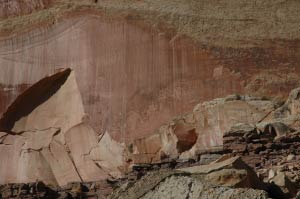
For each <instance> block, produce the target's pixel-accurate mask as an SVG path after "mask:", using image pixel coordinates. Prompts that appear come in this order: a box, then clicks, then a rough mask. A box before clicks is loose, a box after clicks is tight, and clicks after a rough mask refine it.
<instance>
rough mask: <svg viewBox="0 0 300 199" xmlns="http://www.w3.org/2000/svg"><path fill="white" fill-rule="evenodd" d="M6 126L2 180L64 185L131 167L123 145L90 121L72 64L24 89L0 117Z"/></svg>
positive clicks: (118, 173) (1, 153)
mask: <svg viewBox="0 0 300 199" xmlns="http://www.w3.org/2000/svg"><path fill="white" fill-rule="evenodd" d="M0 129H2V130H3V132H1V133H0V136H1V138H0V139H1V142H0V183H1V184H4V183H28V182H36V181H43V182H45V183H46V184H54V185H60V186H63V185H66V184H68V183H70V182H80V181H98V180H104V179H106V178H108V177H111V176H113V177H120V176H121V175H122V172H124V171H125V168H124V161H123V160H124V158H123V151H124V150H123V146H122V145H120V144H119V143H117V142H115V141H113V140H112V139H111V138H110V137H109V135H107V134H105V135H104V136H101V137H99V136H98V135H97V134H96V133H95V132H94V130H93V129H92V128H91V127H90V126H89V124H88V116H87V115H86V114H85V112H84V109H83V104H82V99H81V94H80V92H79V90H78V86H77V82H76V78H75V74H74V72H73V71H71V70H70V69H67V70H64V71H61V72H58V73H56V74H54V75H52V76H49V77H46V78H44V79H42V80H40V81H39V82H37V83H36V84H35V85H33V86H32V87H31V88H29V89H28V90H26V91H25V92H24V93H23V94H21V95H20V96H19V97H18V98H17V99H16V101H15V102H14V103H13V104H12V105H11V106H10V107H9V108H8V110H7V112H6V113H5V114H4V115H3V117H2V118H1V119H0ZM101 145H103V146H104V147H103V146H101ZM108 145H109V147H111V149H107V146H108Z"/></svg>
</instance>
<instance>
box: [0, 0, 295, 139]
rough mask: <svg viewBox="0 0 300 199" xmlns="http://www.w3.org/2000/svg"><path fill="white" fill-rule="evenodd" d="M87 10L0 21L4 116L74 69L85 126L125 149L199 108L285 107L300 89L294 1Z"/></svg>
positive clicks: (71, 5) (104, 4)
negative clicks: (228, 104) (257, 103)
mask: <svg viewBox="0 0 300 199" xmlns="http://www.w3.org/2000/svg"><path fill="white" fill-rule="evenodd" d="M7 2H8V3H11V4H14V2H25V1H23V0H22V1H21V0H10V1H5V3H4V5H6V3H7ZM30 2H31V4H32V5H31V6H32V7H39V6H35V4H36V2H39V3H42V2H44V1H42V0H39V1H37V0H26V3H30ZM84 2H86V1H84ZM91 2H93V3H91V4H84V3H83V1H82V0H81V1H73V0H72V1H58V3H55V4H54V5H53V6H51V7H49V9H42V10H40V11H39V12H34V13H32V14H29V15H26V16H24V17H10V18H8V19H5V20H1V21H0V35H3V36H1V38H0V70H1V74H0V97H1V101H0V113H4V112H5V111H6V109H7V107H8V106H9V104H11V103H12V102H13V101H14V100H15V99H16V98H17V96H18V95H19V94H21V93H22V92H23V91H24V90H25V89H27V88H28V87H30V86H31V85H32V84H34V83H35V82H36V81H38V80H39V79H41V78H43V77H44V76H46V75H48V74H53V73H55V72H57V71H58V70H60V69H62V68H66V67H71V68H72V69H73V70H74V71H75V72H76V74H77V80H80V82H81V83H80V84H79V85H78V86H79V90H80V93H81V94H82V101H83V106H84V110H85V111H86V113H87V114H88V115H89V116H90V125H91V126H92V127H93V129H94V130H95V131H96V132H97V133H104V132H108V133H109V134H110V136H111V137H112V138H113V139H115V140H117V141H119V142H123V141H124V140H125V141H126V142H127V144H128V143H130V142H132V141H133V140H135V139H139V138H143V137H145V136H149V135H151V134H152V132H154V130H155V129H157V128H159V127H160V126H162V125H163V124H165V123H166V122H168V121H170V120H171V119H172V118H174V117H175V116H176V115H182V114H184V113H185V112H189V111H190V110H191V109H192V108H193V107H194V106H195V105H196V104H197V103H199V102H201V103H202V102H204V101H208V100H212V99H214V98H218V97H223V96H226V95H228V94H232V93H241V94H256V95H260V96H264V95H265V96H275V97H280V98H285V97H287V95H288V92H289V91H290V90H291V89H292V88H295V87H297V86H298V85H299V77H300V70H299V63H300V60H299V57H300V56H299V52H298V51H297V50H295V49H297V48H298V46H299V41H298V40H297V38H299V34H298V31H299V30H298V29H297V27H298V22H297V19H298V16H297V14H293V13H298V12H297V11H298V7H297V6H296V5H297V4H298V3H297V2H295V1H285V2H282V1H276V2H274V1H268V2H252V1H245V0H242V1H241V2H239V3H237V2H236V0H230V1H228V3H226V4H225V3H224V4H223V3H220V2H219V1H216V0H212V1H207V0H201V1H199V0H197V1H196V0H192V1H190V0H183V1H181V2H180V3H179V2H173V1H170V0H163V1H160V2H158V1H150V0H144V1H142V2H141V1H135V0H133V1H122V2H120V1H119V0H111V1H103V0H101V1H100V0H99V1H97V3H95V1H91ZM45 4H46V3H45ZM294 4H296V5H294ZM257 6H258V7H260V9H256V7H257ZM46 8H47V6H46ZM270 8H272V9H270ZM208 11H209V12H208ZM212 13H213V14H212ZM21 14H22V12H21V13H18V14H17V15H21ZM212 16H216V17H212ZM283 16H288V17H289V19H291V20H285V19H284V17H283ZM245 27H249V30H250V31H249V30H248V29H247V28H245ZM265 27H268V28H265ZM266 29H267V30H268V31H269V34H265V32H263V31H262V30H266ZM237 30H239V31H237ZM10 33H11V34H10ZM225 35H226V36H225ZM115 77H117V78H115ZM191 141H193V140H191ZM189 142H190V141H189Z"/></svg>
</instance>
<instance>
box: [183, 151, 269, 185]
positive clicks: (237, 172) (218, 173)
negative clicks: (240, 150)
mask: <svg viewBox="0 0 300 199" xmlns="http://www.w3.org/2000/svg"><path fill="white" fill-rule="evenodd" d="M226 158H227V159H226ZM226 158H222V157H221V158H220V159H221V160H217V161H215V162H212V163H210V164H208V165H200V166H193V167H187V168H182V169H179V170H180V171H184V172H188V173H193V174H202V175H206V179H207V180H208V181H210V182H213V183H214V184H217V185H223V186H231V187H239V188H256V189H266V187H265V185H264V184H263V182H261V180H260V179H259V178H258V177H257V175H256V173H255V172H254V171H253V170H252V169H251V168H250V167H249V166H248V165H247V164H245V163H244V162H243V161H242V159H241V158H240V157H238V156H236V157H226Z"/></svg>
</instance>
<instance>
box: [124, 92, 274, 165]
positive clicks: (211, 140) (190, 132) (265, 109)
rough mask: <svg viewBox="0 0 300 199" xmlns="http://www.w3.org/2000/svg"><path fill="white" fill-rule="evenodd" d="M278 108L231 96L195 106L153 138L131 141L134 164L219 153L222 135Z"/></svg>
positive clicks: (267, 103) (264, 100)
mask: <svg viewBox="0 0 300 199" xmlns="http://www.w3.org/2000/svg"><path fill="white" fill-rule="evenodd" d="M276 108H278V104H277V103H275V102H274V101H271V100H267V99H263V98H255V97H250V96H239V95H231V96H228V97H226V98H220V99H215V100H213V101H209V102H204V103H201V104H198V105H197V106H196V107H195V108H194V110H193V112H192V113H190V114H186V115H183V116H180V117H177V118H175V119H174V120H172V121H171V122H170V123H169V124H166V125H164V126H162V127H161V128H159V129H158V130H157V131H156V132H154V133H153V135H151V136H149V137H145V138H141V139H137V140H135V141H134V142H133V143H132V144H131V146H130V150H131V153H132V157H133V162H134V163H151V162H152V163H155V162H160V161H164V160H165V161H167V160H170V159H174V158H178V157H179V158H180V159H189V158H195V157H196V155H197V154H200V153H202V152H203V151H212V150H220V149H221V148H222V146H223V133H224V132H227V131H229V130H230V128H231V127H232V126H233V125H235V124H238V123H249V124H256V123H259V122H261V121H262V120H264V119H265V118H266V117H267V116H268V115H269V114H270V113H272V112H273V111H275V110H276Z"/></svg>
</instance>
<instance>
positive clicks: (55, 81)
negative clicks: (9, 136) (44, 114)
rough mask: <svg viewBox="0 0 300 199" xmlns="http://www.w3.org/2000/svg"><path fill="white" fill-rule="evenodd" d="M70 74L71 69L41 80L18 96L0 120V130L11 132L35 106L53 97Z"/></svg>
mask: <svg viewBox="0 0 300 199" xmlns="http://www.w3.org/2000/svg"><path fill="white" fill-rule="evenodd" d="M70 73H71V69H66V70H64V71H62V72H59V73H57V74H55V75H52V76H49V77H46V78H44V79H41V80H40V81H39V82H37V83H36V84H34V85H33V86H32V87H30V88H29V89H27V90H26V91H25V92H24V93H22V94H21V95H19V96H18V98H17V99H16V100H15V101H14V102H13V103H12V104H11V105H10V106H9V108H8V109H7V111H6V112H5V113H4V114H3V117H2V118H1V119H0V129H2V130H11V129H12V128H13V126H14V124H15V122H16V121H18V120H19V119H21V118H22V117H24V116H27V115H29V114H30V113H31V112H32V111H33V110H34V109H35V108H36V107H37V106H39V105H41V104H42V103H44V102H45V101H47V100H48V99H49V98H50V97H51V96H53V95H54V94H55V93H56V92H57V91H58V90H59V89H60V87H61V86H62V85H63V84H64V83H65V82H66V80H67V79H68V77H69V75H70ZM24 104H26V106H24Z"/></svg>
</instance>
